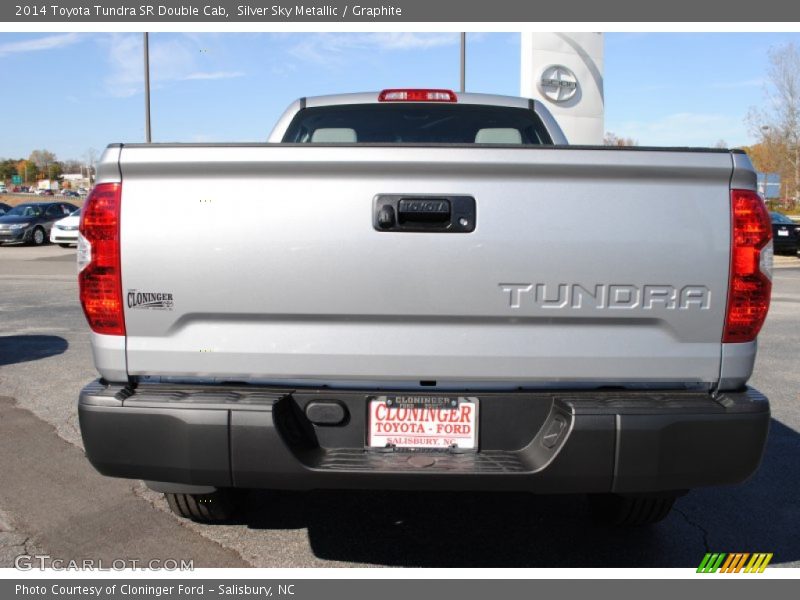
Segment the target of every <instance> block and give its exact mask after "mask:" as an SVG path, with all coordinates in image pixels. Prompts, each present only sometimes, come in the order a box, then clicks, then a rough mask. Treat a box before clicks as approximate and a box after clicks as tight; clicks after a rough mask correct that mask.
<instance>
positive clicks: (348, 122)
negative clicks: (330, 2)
mask: <svg viewBox="0 0 800 600" xmlns="http://www.w3.org/2000/svg"><path fill="white" fill-rule="evenodd" d="M283 141H284V142H285V143H294V144H305V143H345V144H348V143H349V144H358V143H384V144H385V143H388V144H482V143H484V144H522V145H551V144H552V143H553V142H552V139H551V138H550V136H549V134H548V133H547V130H546V129H545V127H544V125H543V124H542V122H541V120H540V119H539V117H538V116H537V115H536V113H535V112H533V111H532V110H526V109H524V108H510V107H504V106H484V105H477V104H411V103H402V104H400V103H398V104H388V103H387V104H346V105H339V106H321V107H315V108H306V109H303V110H301V111H300V112H298V113H297V115H295V118H294V119H293V120H292V122H291V124H290V125H289V128H288V129H287V131H286V135H284V137H283Z"/></svg>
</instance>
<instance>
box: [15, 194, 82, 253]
mask: <svg viewBox="0 0 800 600" xmlns="http://www.w3.org/2000/svg"><path fill="white" fill-rule="evenodd" d="M76 210H78V207H77V206H75V205H74V204H70V203H68V202H26V203H25V204H19V205H18V206H15V207H14V208H12V209H11V210H9V211H8V212H7V213H6V214H4V215H3V216H2V217H0V244H2V243H6V242H22V243H25V244H33V245H34V246H41V245H42V244H44V243H46V242H47V239H48V236H49V235H50V229H51V228H52V226H53V223H55V222H56V221H58V220H60V219H63V218H64V217H65V216H67V215H69V214H70V213H72V212H74V211H76Z"/></svg>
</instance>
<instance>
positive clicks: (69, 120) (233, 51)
mask: <svg viewBox="0 0 800 600" xmlns="http://www.w3.org/2000/svg"><path fill="white" fill-rule="evenodd" d="M789 41H794V42H796V43H797V44H799V45H800V34H798V33H787V34H780V33H715V34H695V33H676V34H662V33H653V34H644V33H619V34H613V33H609V34H606V36H605V100H606V130H607V131H613V132H614V133H616V134H617V135H619V136H625V137H632V138H634V139H636V140H638V142H639V143H640V144H642V145H681V146H684V145H689V146H709V145H714V144H715V143H716V142H717V141H718V140H720V139H722V140H725V141H726V142H727V143H728V144H729V145H731V146H737V145H743V144H747V143H749V142H750V141H751V140H750V138H749V136H748V132H747V127H746V124H745V123H744V117H745V114H746V113H747V109H748V107H750V106H752V105H758V104H760V103H761V102H762V101H763V94H764V85H765V84H766V71H767V65H768V62H767V51H768V50H769V48H770V47H773V46H778V45H781V44H785V43H787V42H789ZM467 44H468V56H467V63H468V70H467V90H468V91H473V92H489V93H499V94H511V95H518V94H519V62H520V61H519V46H520V41H519V35H518V34H508V33H496V34H493V33H480V34H469V35H468V40H467ZM458 48H459V40H458V34H457V33H374V34H368V33H309V34H281V33H232V34H195V33H175V34H170V33H155V34H151V37H150V54H151V69H152V80H153V91H152V119H153V140H154V141H162V142H164V141H185V142H205V141H209V142H223V141H263V140H264V139H265V138H266V136H267V134H268V133H269V131H270V130H271V128H272V125H273V124H274V122H275V121H276V119H277V117H278V116H279V115H280V114H281V112H282V111H283V109H284V108H285V107H286V105H287V104H288V103H289V102H290V101H291V100H293V99H295V98H298V97H300V96H312V95H316V94H327V93H340V92H349V91H365V90H379V89H382V88H386V87H428V86H430V87H444V88H453V89H457V88H458V52H459V50H458ZM0 73H2V79H3V82H2V86H1V87H0V99H2V101H1V102H0V106H2V109H3V110H2V117H3V123H2V129H1V130H0V131H2V133H0V157H14V158H18V157H27V156H28V155H29V154H30V152H31V150H33V149H36V148H46V149H49V150H51V151H53V152H55V153H56V155H57V156H58V158H59V159H69V158H81V157H82V156H83V155H84V154H85V152H86V150H87V149H88V148H95V149H98V150H99V149H102V148H103V147H105V146H106V145H107V144H109V143H112V142H139V141H143V139H144V117H143V113H144V109H143V104H144V102H143V77H142V36H141V34H131V33H108V34H102V33H64V34H58V33H41V34H12V33H0Z"/></svg>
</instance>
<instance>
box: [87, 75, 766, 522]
mask: <svg viewBox="0 0 800 600" xmlns="http://www.w3.org/2000/svg"><path fill="white" fill-rule="evenodd" d="M755 190H756V177H755V173H754V171H753V167H752V165H751V164H750V162H749V160H748V159H747V156H746V155H745V154H744V153H742V152H740V151H736V150H733V151H730V150H696V149H659V148H630V149H618V148H613V149H611V148H602V147H578V146H569V145H567V144H566V140H565V138H564V135H563V133H562V132H561V130H560V129H559V127H558V125H557V124H556V122H555V121H554V120H553V118H552V116H551V115H550V114H549V113H548V111H547V110H546V109H545V108H544V107H543V106H542V105H541V104H540V103H538V102H535V101H532V100H527V99H521V98H510V97H501V96H488V95H481V94H455V93H453V92H450V91H446V90H384V91H383V92H381V93H374V94H349V95H340V96H331V97H318V98H306V99H302V100H299V101H296V102H294V103H293V104H292V105H291V106H290V107H289V109H288V110H287V111H286V113H285V114H284V115H283V116H282V118H281V119H280V120H279V122H278V124H277V125H276V127H275V130H274V131H273V133H272V134H271V137H270V140H269V143H265V144H216V145H215V144H146V145H142V144H121V145H112V146H109V147H108V148H107V149H106V151H105V153H104V154H103V157H102V160H101V162H100V165H99V169H98V184H97V186H96V187H95V189H94V191H93V192H92V194H91V196H90V197H89V198H88V200H87V203H86V205H85V208H84V210H83V214H82V216H81V226H80V232H81V237H80V247H79V269H80V274H79V279H80V297H81V302H82V305H83V308H84V311H85V314H86V318H87V320H88V323H89V325H90V327H91V330H92V333H91V340H92V348H93V352H94V360H95V364H96V367H97V370H98V371H99V373H100V376H101V377H100V379H98V380H97V381H95V382H93V383H90V384H89V385H87V386H86V387H85V389H84V390H83V391H82V392H81V395H80V401H79V416H80V425H81V431H82V434H83V440H84V444H85V449H86V455H87V457H88V459H89V460H90V461H91V463H92V464H93V465H94V466H95V467H96V468H97V470H99V471H100V472H101V473H103V474H105V475H109V476H114V477H128V478H138V479H143V480H145V481H147V483H148V485H149V486H150V487H151V488H152V489H154V490H157V491H160V492H163V493H165V494H166V495H167V499H168V501H169V504H170V506H171V507H172V509H173V510H174V511H175V512H176V513H178V514H179V515H182V516H185V517H189V518H192V519H195V520H197V521H205V522H213V521H218V520H225V519H228V518H230V517H231V516H232V514H233V511H234V510H235V508H236V499H237V496H238V493H237V492H238V491H240V490H247V489H257V488H270V489H294V490H303V489H313V488H339V489H370V488H379V489H384V490H399V489H418V490H465V491H466V490H527V491H530V492H535V493H586V494H589V495H590V498H591V499H592V503H593V506H594V507H595V509H596V510H597V513H598V514H599V515H601V516H603V517H605V518H607V519H610V520H612V521H614V522H616V523H624V524H644V523H650V522H655V521H658V520H659V519H662V518H663V517H664V516H665V515H666V514H667V512H668V511H669V509H670V507H671V506H672V503H673V502H674V499H675V498H676V497H678V496H680V495H681V494H683V493H685V492H686V491H687V490H689V489H690V488H694V487H699V486H711V485H723V484H732V483H737V482H741V481H743V480H744V479H746V478H747V477H748V476H750V475H751V474H752V473H753V472H754V471H755V469H756V468H757V466H758V464H759V462H760V460H761V456H762V452H763V449H764V444H765V440H766V436H767V429H768V424H769V405H768V402H767V399H766V398H765V397H764V396H763V395H761V394H760V393H759V392H757V391H755V390H754V389H752V388H749V387H747V386H746V382H747V380H748V378H749V377H750V375H751V372H752V369H753V362H754V359H755V356H756V336H757V334H758V332H759V329H760V328H761V325H762V323H763V321H764V318H765V317H766V314H767V310H768V306H769V299H770V292H771V259H772V241H771V225H770V219H769V216H768V214H767V211H766V209H765V206H764V203H763V201H762V200H761V198H760V197H759V196H758V195H757V193H756V191H755Z"/></svg>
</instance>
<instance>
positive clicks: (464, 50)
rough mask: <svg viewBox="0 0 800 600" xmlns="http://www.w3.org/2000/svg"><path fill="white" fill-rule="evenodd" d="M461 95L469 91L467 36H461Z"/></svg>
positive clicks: (464, 34)
mask: <svg viewBox="0 0 800 600" xmlns="http://www.w3.org/2000/svg"><path fill="white" fill-rule="evenodd" d="M460 89H461V93H462V94H463V93H464V92H466V91H467V34H466V33H465V32H464V33H462V34H461V88H460Z"/></svg>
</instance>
